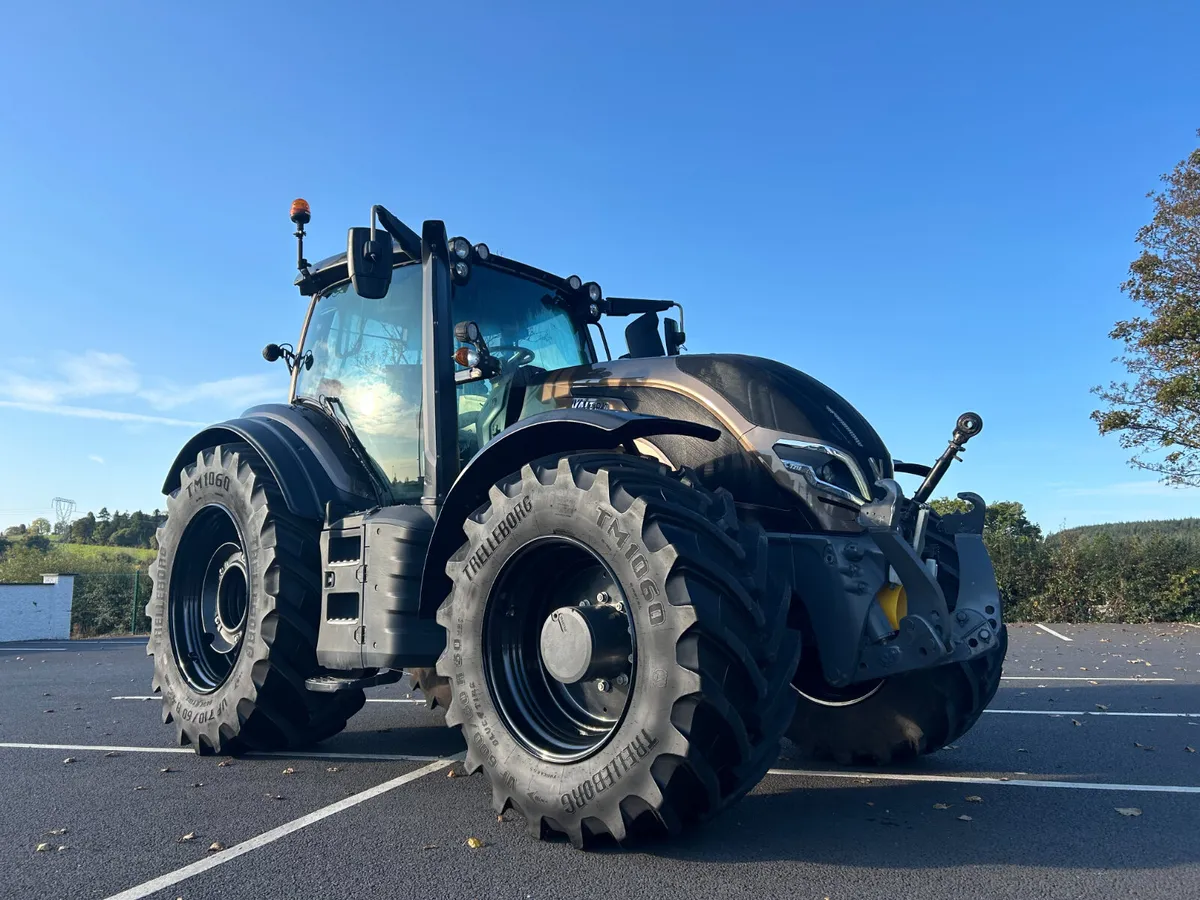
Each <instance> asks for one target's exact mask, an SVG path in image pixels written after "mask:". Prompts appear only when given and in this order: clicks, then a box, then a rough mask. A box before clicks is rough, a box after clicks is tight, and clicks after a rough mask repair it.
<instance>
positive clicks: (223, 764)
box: [217, 759, 233, 769]
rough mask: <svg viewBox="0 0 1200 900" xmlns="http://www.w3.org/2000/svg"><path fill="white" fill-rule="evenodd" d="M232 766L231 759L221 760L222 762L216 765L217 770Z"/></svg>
mask: <svg viewBox="0 0 1200 900" xmlns="http://www.w3.org/2000/svg"><path fill="white" fill-rule="evenodd" d="M232 765H233V760H231V759H223V760H221V761H220V762H219V763H217V768H218V769H224V768H226V767H227V766H232Z"/></svg>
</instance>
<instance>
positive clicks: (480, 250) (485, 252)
mask: <svg viewBox="0 0 1200 900" xmlns="http://www.w3.org/2000/svg"><path fill="white" fill-rule="evenodd" d="M475 255H476V256H478V257H479V258H480V259H482V260H486V259H487V258H488V257H489V256H491V255H492V251H491V250H489V249H488V245H487V244H476V245H475Z"/></svg>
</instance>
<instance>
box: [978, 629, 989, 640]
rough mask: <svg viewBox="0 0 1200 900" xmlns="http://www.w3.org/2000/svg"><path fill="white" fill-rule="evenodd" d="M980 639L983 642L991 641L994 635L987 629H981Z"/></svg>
mask: <svg viewBox="0 0 1200 900" xmlns="http://www.w3.org/2000/svg"><path fill="white" fill-rule="evenodd" d="M979 639H980V640H981V641H990V640H991V639H992V633H991V632H990V631H988V630H987V629H986V628H980V629H979Z"/></svg>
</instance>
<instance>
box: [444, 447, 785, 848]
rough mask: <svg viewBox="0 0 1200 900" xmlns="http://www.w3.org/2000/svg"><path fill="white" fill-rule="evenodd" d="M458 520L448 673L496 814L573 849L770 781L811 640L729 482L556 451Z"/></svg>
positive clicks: (470, 764)
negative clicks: (577, 653) (599, 667)
mask: <svg viewBox="0 0 1200 900" xmlns="http://www.w3.org/2000/svg"><path fill="white" fill-rule="evenodd" d="M465 531H466V534H467V541H466V543H465V544H464V545H463V546H462V548H461V549H460V550H459V551H458V552H457V553H456V554H455V555H454V557H453V558H452V559H451V560H450V562H449V564H448V565H447V573H448V574H449V575H450V577H451V579H452V581H453V582H454V588H453V590H452V592H451V594H450V596H449V598H448V599H447V600H446V601H445V602H444V603H443V604H442V606H441V608H440V609H439V611H438V621H439V622H440V623H441V624H442V625H443V626H444V627H445V628H446V631H447V642H446V651H445V652H444V653H443V655H442V657H441V658H440V659H439V661H438V665H437V672H438V674H440V675H441V676H442V677H443V678H445V679H448V680H449V682H450V683H451V684H452V685H453V696H452V698H451V700H450V708H449V710H448V712H447V715H446V721H447V723H448V724H451V725H458V726H460V727H461V729H462V732H463V736H464V737H465V738H466V741H467V747H468V751H467V759H466V765H467V768H468V770H469V771H471V772H475V771H478V770H479V769H483V771H484V772H485V774H486V775H487V777H488V779H489V780H490V782H491V785H492V800H493V806H494V808H495V810H496V811H497V812H500V813H503V812H504V811H505V810H506V809H509V808H515V809H516V810H517V811H518V812H519V813H520V814H521V815H522V816H523V817H524V819H525V821H526V823H527V825H528V827H529V829H530V831H531V832H532V834H534V835H535V836H537V837H540V838H547V837H550V836H552V835H556V834H563V835H566V836H567V837H568V838H569V839H570V840H571V842H572V843H573V844H574V845H575V846H576V847H583V846H585V844H587V843H590V842H591V841H593V839H597V838H603V837H611V838H614V839H616V840H617V841H619V842H629V841H631V840H634V839H636V838H639V837H644V836H647V835H656V834H662V833H675V832H677V831H679V830H680V829H681V828H682V827H684V826H686V825H688V824H690V823H692V822H695V821H697V820H702V819H705V818H708V817H710V816H712V815H714V814H716V813H717V812H719V811H720V810H722V809H724V808H726V807H727V806H729V805H730V804H731V803H733V802H734V801H736V800H737V799H738V798H740V797H741V796H742V795H743V794H745V793H746V792H747V791H749V790H750V789H751V788H752V787H753V786H754V785H755V784H757V783H758V781H759V780H760V779H761V778H762V776H763V775H764V774H765V773H766V771H767V769H768V768H769V767H770V766H771V764H772V763H773V762H774V761H775V760H776V758H777V757H778V753H779V745H780V739H781V736H782V733H783V730H784V728H785V727H786V725H787V723H788V721H789V720H790V717H791V711H792V707H793V705H794V702H795V695H794V693H793V691H792V690H791V688H790V680H791V676H792V673H793V672H794V671H795V669H796V664H797V661H798V659H799V653H800V636H799V633H798V632H797V631H794V630H792V629H791V628H789V627H788V626H787V613H788V607H787V601H788V598H789V597H790V587H789V586H788V585H785V584H782V583H774V582H772V580H771V579H770V577H769V573H768V570H767V565H766V557H767V554H766V535H765V534H764V533H763V532H762V531H761V529H759V528H757V527H756V526H740V527H739V524H738V520H737V514H736V511H735V509H734V505H733V501H732V497H731V496H730V495H729V494H728V493H727V492H716V493H714V492H710V491H708V490H705V489H704V488H702V487H700V486H699V485H698V484H697V483H695V482H694V481H693V480H692V479H691V478H689V477H688V476H687V475H686V474H684V473H681V472H673V471H671V470H669V469H668V468H667V467H666V466H663V465H659V464H657V463H653V462H649V461H647V460H644V459H641V458H638V457H634V456H628V455H621V454H612V453H609V454H595V453H588V454H577V455H572V456H565V457H562V458H558V457H549V458H546V459H542V460H538V461H536V462H534V463H532V464H530V465H526V466H525V467H523V468H522V470H521V471H520V472H519V473H514V474H513V475H511V476H509V477H507V478H505V479H504V480H502V481H501V482H500V483H499V484H497V485H496V486H495V487H493V488H492V489H491V491H490V496H489V502H488V503H486V504H485V505H484V506H482V507H480V509H479V510H477V511H476V512H475V513H474V514H473V515H472V516H471V517H470V518H469V519H468V521H467V522H466V523H465ZM567 620H570V621H571V622H574V623H576V625H578V624H579V623H581V622H584V621H586V622H587V623H589V624H588V625H587V627H586V628H585V629H584V630H583V631H576V632H572V633H573V634H576V635H578V634H589V635H591V637H589V638H587V640H589V641H591V642H592V643H591V644H590V645H589V646H590V647H591V649H590V650H588V651H586V653H585V656H586V658H587V660H590V662H589V664H588V665H589V667H588V668H587V671H588V672H589V673H590V674H588V675H586V676H582V677H578V678H576V676H574V675H564V674H563V671H564V667H566V668H569V667H570V665H574V663H573V662H570V663H567V662H563V659H565V658H566V657H568V656H570V654H569V653H567V652H566V651H565V650H564V651H563V656H562V658H558V657H556V656H555V654H556V653H558V649H557V648H559V646H560V645H558V644H556V643H555V641H557V640H559V638H558V637H557V635H556V632H557V630H558V629H559V628H560V627H561V628H562V630H563V634H566V633H567V631H568V630H569V629H567V626H566V625H561V624H560V623H561V622H565V621H567ZM572 627H574V626H572ZM580 627H581V628H582V626H580ZM539 635H540V637H539ZM563 640H565V639H563ZM547 642H549V643H547ZM562 646H566V645H565V644H564V645H562ZM572 646H574V645H572ZM548 648H549V649H548ZM589 654H590V655H589ZM555 659H557V660H558V661H557V662H548V661H547V660H555ZM572 659H574V657H572ZM596 660H601V661H602V662H603V664H604V666H607V668H605V669H604V670H603V671H602V672H600V674H598V675H597V674H595V669H594V668H592V667H594V666H595V665H596ZM556 666H557V667H558V668H555V667H556ZM578 671H584V670H583V669H579V670H578ZM556 672H557V674H555V673H556ZM573 678H574V679H576V680H572V679H573Z"/></svg>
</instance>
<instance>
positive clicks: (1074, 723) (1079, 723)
mask: <svg viewBox="0 0 1200 900" xmlns="http://www.w3.org/2000/svg"><path fill="white" fill-rule="evenodd" d="M1071 724H1072V725H1082V724H1083V723H1082V722H1080V721H1079V720H1078V719H1072V720H1071Z"/></svg>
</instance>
